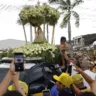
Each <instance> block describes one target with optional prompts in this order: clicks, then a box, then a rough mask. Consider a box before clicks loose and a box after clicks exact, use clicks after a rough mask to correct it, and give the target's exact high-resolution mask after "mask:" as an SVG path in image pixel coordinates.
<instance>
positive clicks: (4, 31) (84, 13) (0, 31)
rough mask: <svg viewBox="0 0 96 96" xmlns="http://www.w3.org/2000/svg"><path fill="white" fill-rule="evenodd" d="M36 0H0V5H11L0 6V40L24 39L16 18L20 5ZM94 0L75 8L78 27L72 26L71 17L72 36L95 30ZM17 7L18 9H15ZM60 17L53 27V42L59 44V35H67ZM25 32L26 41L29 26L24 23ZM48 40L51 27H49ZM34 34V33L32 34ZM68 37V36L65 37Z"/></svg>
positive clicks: (44, 0)
mask: <svg viewBox="0 0 96 96" xmlns="http://www.w3.org/2000/svg"><path fill="white" fill-rule="evenodd" d="M36 2H37V0H29V1H28V0H0V5H2V4H3V5H7V6H11V7H10V8H8V9H7V10H5V9H6V7H5V9H1V7H0V40H4V39H18V40H24V34H23V29H22V26H20V25H18V24H17V23H16V22H17V19H18V18H19V17H18V14H19V12H20V8H21V6H22V5H26V4H32V5H34V4H36ZM40 2H41V3H42V2H48V1H47V0H40ZM95 4H96V0H84V3H83V4H81V5H80V6H78V7H77V8H75V9H74V10H75V11H77V12H78V13H79V15H80V27H79V28H76V27H75V26H74V23H75V22H74V18H73V17H72V20H71V24H72V38H73V37H75V36H79V35H85V34H91V33H95V32H96V6H95ZM17 8H18V10H17ZM61 20H62V17H61V18H60V20H59V22H58V24H57V25H56V28H55V36H54V37H55V44H59V39H60V37H61V36H65V37H66V38H67V37H68V34H67V28H64V29H61V28H60V22H61ZM25 28H26V33H27V38H28V41H30V30H29V26H28V25H26V26H25ZM49 29H50V30H49V34H50V41H51V33H52V28H51V27H50V28H49ZM33 31H34V30H33ZM33 36H34V34H33ZM67 39H68V38H67Z"/></svg>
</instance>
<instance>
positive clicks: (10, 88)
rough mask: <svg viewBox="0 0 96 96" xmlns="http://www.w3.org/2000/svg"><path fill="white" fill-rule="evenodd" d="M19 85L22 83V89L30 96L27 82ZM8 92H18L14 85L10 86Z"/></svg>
mask: <svg viewBox="0 0 96 96" xmlns="http://www.w3.org/2000/svg"><path fill="white" fill-rule="evenodd" d="M19 83H20V85H21V87H22V88H23V89H24V92H25V93H26V94H28V85H27V84H26V83H25V82H22V81H19ZM8 90H9V91H13V90H16V89H15V86H14V84H12V85H10V86H9V87H8Z"/></svg>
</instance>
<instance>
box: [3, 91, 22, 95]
mask: <svg viewBox="0 0 96 96" xmlns="http://www.w3.org/2000/svg"><path fill="white" fill-rule="evenodd" d="M3 96H23V95H22V94H21V93H20V92H18V91H8V92H6V93H5V94H3Z"/></svg>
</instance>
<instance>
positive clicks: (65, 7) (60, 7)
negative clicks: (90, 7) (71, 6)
mask: <svg viewBox="0 0 96 96" xmlns="http://www.w3.org/2000/svg"><path fill="white" fill-rule="evenodd" d="M58 9H61V10H62V11H64V10H67V9H68V8H67V6H63V5H60V6H59V7H58Z"/></svg>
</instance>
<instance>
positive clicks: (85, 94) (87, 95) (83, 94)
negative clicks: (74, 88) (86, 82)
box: [79, 92, 96, 96]
mask: <svg viewBox="0 0 96 96" xmlns="http://www.w3.org/2000/svg"><path fill="white" fill-rule="evenodd" d="M79 96H96V95H95V94H94V93H93V92H83V93H81V94H80V95H79Z"/></svg>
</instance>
